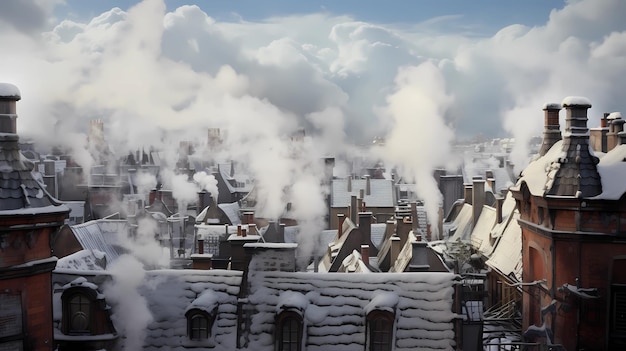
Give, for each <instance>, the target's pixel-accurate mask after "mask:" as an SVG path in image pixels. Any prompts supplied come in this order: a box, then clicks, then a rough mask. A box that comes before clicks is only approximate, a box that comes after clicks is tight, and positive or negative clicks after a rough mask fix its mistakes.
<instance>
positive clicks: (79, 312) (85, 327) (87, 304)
mask: <svg viewBox="0 0 626 351" xmlns="http://www.w3.org/2000/svg"><path fill="white" fill-rule="evenodd" d="M95 299H96V293H95V291H94V290H93V289H88V288H72V289H68V290H66V291H65V292H64V293H63V297H62V301H63V328H64V329H65V333H66V334H69V335H90V334H92V332H93V330H92V327H93V322H92V320H93V318H94V316H93V313H94V301H95Z"/></svg>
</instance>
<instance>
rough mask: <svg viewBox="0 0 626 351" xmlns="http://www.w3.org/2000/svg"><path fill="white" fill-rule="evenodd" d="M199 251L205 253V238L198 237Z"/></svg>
mask: <svg viewBox="0 0 626 351" xmlns="http://www.w3.org/2000/svg"><path fill="white" fill-rule="evenodd" d="M198 253H199V254H200V255H202V254H204V240H202V239H198Z"/></svg>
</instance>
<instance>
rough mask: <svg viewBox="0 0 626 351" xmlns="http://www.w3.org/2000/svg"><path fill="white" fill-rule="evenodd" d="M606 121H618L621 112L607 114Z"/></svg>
mask: <svg viewBox="0 0 626 351" xmlns="http://www.w3.org/2000/svg"><path fill="white" fill-rule="evenodd" d="M606 118H607V119H620V118H622V113H621V112H611V113H609V115H608V116H606Z"/></svg>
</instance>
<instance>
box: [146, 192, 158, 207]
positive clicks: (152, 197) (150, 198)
mask: <svg viewBox="0 0 626 351" xmlns="http://www.w3.org/2000/svg"><path fill="white" fill-rule="evenodd" d="M156 194H157V190H156V189H152V190H150V194H149V195H148V205H152V204H153V203H154V200H155V199H156Z"/></svg>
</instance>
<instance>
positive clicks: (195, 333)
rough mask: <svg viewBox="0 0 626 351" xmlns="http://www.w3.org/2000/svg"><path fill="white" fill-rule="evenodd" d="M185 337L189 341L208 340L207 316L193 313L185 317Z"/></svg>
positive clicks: (201, 313) (196, 312)
mask: <svg viewBox="0 0 626 351" xmlns="http://www.w3.org/2000/svg"><path fill="white" fill-rule="evenodd" d="M187 326H188V331H187V335H188V336H189V339H191V340H205V339H208V338H209V334H210V333H209V316H208V314H207V313H206V312H201V311H194V312H192V313H190V314H189V315H188V317H187Z"/></svg>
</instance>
